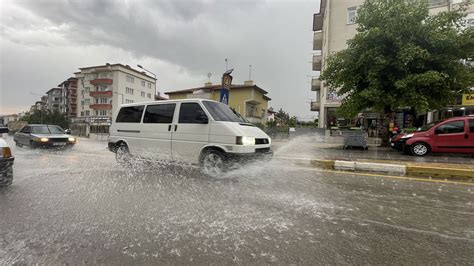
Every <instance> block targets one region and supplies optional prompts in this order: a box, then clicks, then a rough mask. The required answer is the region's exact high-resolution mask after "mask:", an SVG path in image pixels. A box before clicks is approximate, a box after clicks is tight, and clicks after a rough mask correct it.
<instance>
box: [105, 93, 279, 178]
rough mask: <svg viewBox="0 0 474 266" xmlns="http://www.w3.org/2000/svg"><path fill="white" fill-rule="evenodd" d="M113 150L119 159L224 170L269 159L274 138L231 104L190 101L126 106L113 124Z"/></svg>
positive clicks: (204, 169)
mask: <svg viewBox="0 0 474 266" xmlns="http://www.w3.org/2000/svg"><path fill="white" fill-rule="evenodd" d="M108 145H109V150H110V151H112V152H115V153H116V158H117V161H118V162H125V161H127V160H129V159H130V158H131V156H138V157H145V158H146V157H151V158H160V159H161V158H163V157H164V158H165V159H166V160H171V161H177V162H184V163H192V164H200V165H201V166H202V170H203V171H204V172H205V173H207V174H211V175H212V174H219V173H221V172H223V171H226V170H227V169H228V166H229V165H230V164H229V163H230V162H242V161H248V160H253V159H266V160H268V159H270V158H271V157H272V155H273V152H272V149H271V139H270V137H269V136H268V135H267V134H265V132H263V131H262V130H261V129H260V128H258V127H256V126H254V125H253V124H250V123H245V122H243V119H242V118H241V117H239V116H238V115H236V114H235V113H234V112H233V111H232V110H231V109H230V108H229V107H228V106H227V105H225V104H223V103H219V102H215V101H210V100H201V99H186V100H168V101H157V102H146V103H133V104H124V105H122V106H121V107H120V110H119V111H118V112H116V116H115V117H114V118H113V122H112V126H111V127H110V138H109V144H108Z"/></svg>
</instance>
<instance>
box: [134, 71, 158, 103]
mask: <svg viewBox="0 0 474 266" xmlns="http://www.w3.org/2000/svg"><path fill="white" fill-rule="evenodd" d="M137 67H139V68H141V69H143V70H145V71H146V72H148V73H150V74H152V75H153V76H154V77H155V96H156V75H155V73H153V72H151V71H150V70H148V69H146V68H144V67H143V66H142V65H137ZM154 100H155V97H154V96H153V101H154Z"/></svg>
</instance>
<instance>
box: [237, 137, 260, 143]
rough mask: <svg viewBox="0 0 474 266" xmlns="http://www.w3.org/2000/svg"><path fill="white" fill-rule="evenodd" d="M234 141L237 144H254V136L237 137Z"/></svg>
mask: <svg viewBox="0 0 474 266" xmlns="http://www.w3.org/2000/svg"><path fill="white" fill-rule="evenodd" d="M235 143H236V144H237V145H255V138H254V137H237V139H236V142H235Z"/></svg>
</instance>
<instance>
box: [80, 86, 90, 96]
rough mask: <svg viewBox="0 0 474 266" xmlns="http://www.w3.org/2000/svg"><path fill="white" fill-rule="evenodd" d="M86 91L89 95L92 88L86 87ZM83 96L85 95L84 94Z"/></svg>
mask: <svg viewBox="0 0 474 266" xmlns="http://www.w3.org/2000/svg"><path fill="white" fill-rule="evenodd" d="M84 89H85V91H86V93H88V92H90V91H91V88H90V87H85V88H84ZM82 95H84V93H83V94H82Z"/></svg>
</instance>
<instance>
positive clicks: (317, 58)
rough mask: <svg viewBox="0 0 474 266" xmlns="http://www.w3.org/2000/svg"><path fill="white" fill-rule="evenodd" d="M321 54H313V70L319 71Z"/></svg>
mask: <svg viewBox="0 0 474 266" xmlns="http://www.w3.org/2000/svg"><path fill="white" fill-rule="evenodd" d="M321 59H322V57H321V55H317V54H315V55H313V70H314V71H321Z"/></svg>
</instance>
